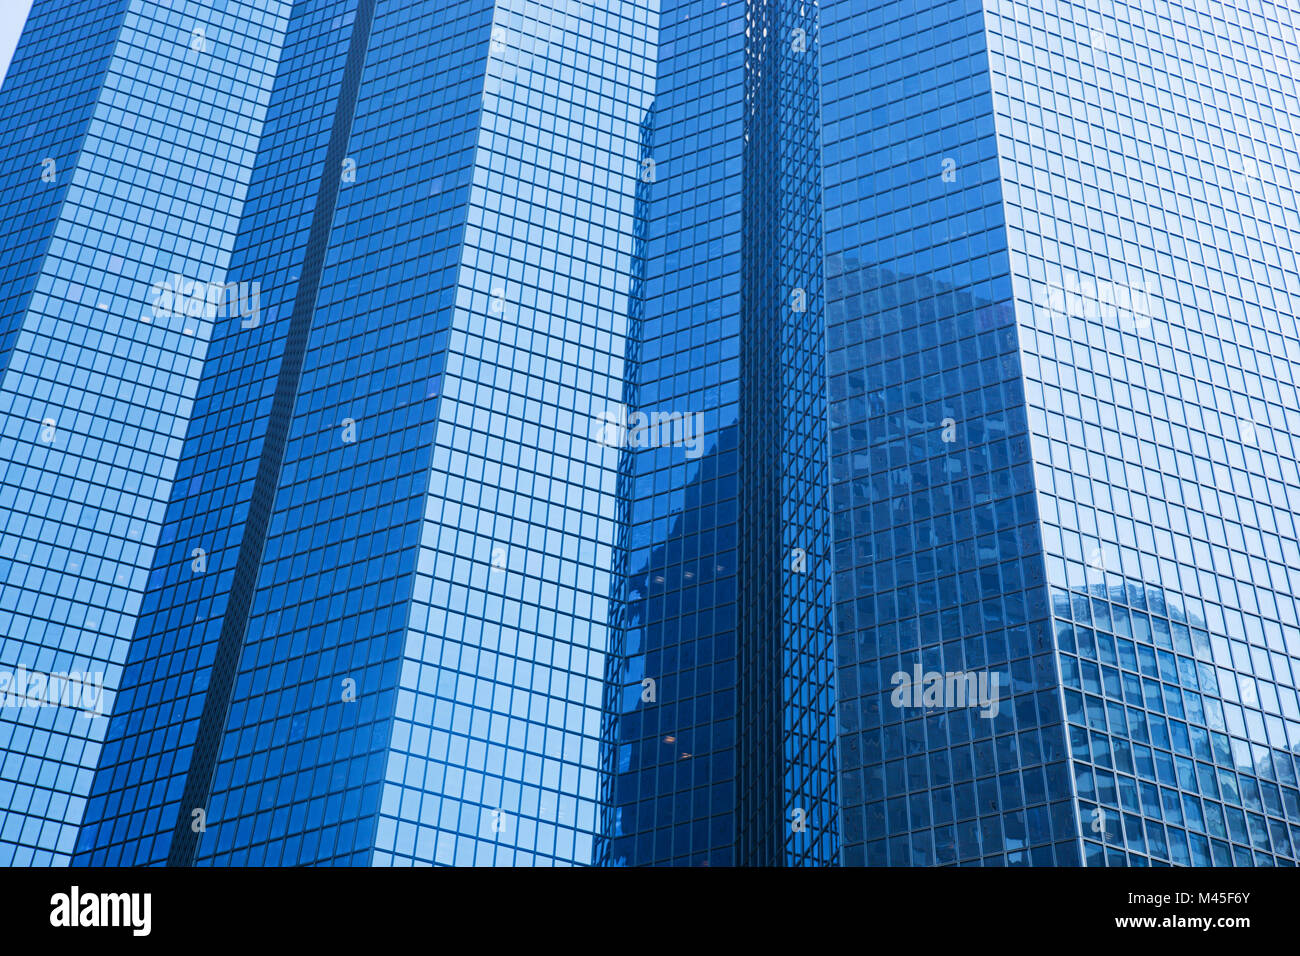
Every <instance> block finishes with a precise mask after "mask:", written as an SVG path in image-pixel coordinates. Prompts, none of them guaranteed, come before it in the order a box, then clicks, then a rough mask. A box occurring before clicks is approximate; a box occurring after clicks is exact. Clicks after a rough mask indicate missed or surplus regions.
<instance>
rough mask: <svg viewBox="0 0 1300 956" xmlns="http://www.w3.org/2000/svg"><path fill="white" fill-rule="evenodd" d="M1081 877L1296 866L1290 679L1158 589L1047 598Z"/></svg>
mask: <svg viewBox="0 0 1300 956" xmlns="http://www.w3.org/2000/svg"><path fill="white" fill-rule="evenodd" d="M1052 612H1053V618H1054V622H1053V626H1054V630H1055V635H1056V644H1057V647H1058V649H1059V657H1060V666H1061V682H1062V686H1063V691H1064V700H1065V715H1066V720H1067V722H1068V724H1067V726H1068V728H1069V740H1070V752H1071V758H1072V764H1073V771H1074V772H1073V776H1074V785H1075V791H1076V793H1077V794H1078V806H1079V815H1080V820H1081V825H1082V837H1083V847H1084V855H1085V858H1086V861H1087V863H1088V865H1090V866H1097V865H1110V866H1124V865H1135V864H1137V865H1141V864H1144V863H1146V862H1147V861H1151V862H1154V863H1172V864H1175V865H1194V866H1209V865H1214V866H1259V865H1274V864H1288V863H1291V864H1294V862H1296V861H1297V860H1300V787H1298V785H1297V765H1298V761H1297V754H1298V753H1300V748H1297V743H1298V742H1300V712H1297V703H1296V695H1295V691H1294V689H1293V688H1294V686H1295V684H1294V678H1293V677H1292V676H1291V674H1292V673H1293V672H1292V671H1291V670H1290V667H1292V666H1294V664H1293V663H1292V660H1293V659H1291V658H1290V657H1289V655H1288V654H1286V653H1285V651H1284V650H1283V649H1281V648H1278V649H1269V648H1265V647H1263V646H1260V645H1256V644H1247V643H1245V642H1240V641H1234V640H1231V639H1230V638H1228V637H1226V636H1224V635H1221V634H1215V633H1212V632H1211V631H1209V630H1207V629H1206V626H1205V622H1204V621H1202V620H1200V619H1198V618H1196V617H1194V616H1189V615H1187V614H1185V613H1184V612H1183V610H1182V608H1181V607H1180V606H1179V604H1178V602H1177V601H1176V600H1175V599H1173V598H1171V597H1167V596H1166V594H1165V592H1164V591H1163V590H1162V589H1160V588H1156V587H1149V586H1142V585H1138V584H1131V583H1130V584H1127V585H1125V584H1110V585H1103V584H1093V585H1079V586H1076V587H1073V588H1071V589H1070V590H1069V591H1068V592H1067V591H1063V590H1060V589H1054V593H1053V598H1052Z"/></svg>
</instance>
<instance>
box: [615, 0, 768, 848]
mask: <svg viewBox="0 0 1300 956" xmlns="http://www.w3.org/2000/svg"><path fill="white" fill-rule="evenodd" d="M745 14H746V11H745V5H744V4H739V3H733V4H718V3H707V2H703V0H696V2H681V3H675V2H668V3H664V4H663V5H662V6H661V10H660V21H659V49H658V54H659V57H658V76H657V80H656V84H655V104H654V113H653V118H652V121H651V123H650V124H647V130H646V136H645V145H646V146H647V147H648V149H646V150H645V153H646V155H645V157H644V159H643V162H642V177H643V180H648V181H646V182H643V197H644V204H643V215H644V217H645V218H644V223H643V224H641V223H638V227H639V228H643V229H644V236H645V245H644V259H643V262H642V266H641V267H642V268H643V270H644V273H643V275H644V283H643V285H642V287H641V299H640V301H638V302H637V304H636V308H637V310H638V313H639V315H638V317H639V321H638V322H637V323H636V327H635V329H634V330H633V341H632V342H631V343H630V344H629V349H630V351H629V356H634V361H633V363H632V364H631V365H630V366H629V369H628V373H629V389H628V401H629V406H628V408H629V412H642V413H652V412H680V413H684V414H691V415H697V414H698V415H700V416H702V417H701V418H700V419H699V420H700V421H701V422H702V425H703V429H704V432H703V435H702V436H700V437H701V443H700V445H699V449H698V450H699V454H698V456H697V457H695V458H694V459H692V458H691V457H688V455H687V454H686V449H685V448H683V447H671V446H669V447H643V448H635V449H628V451H627V454H626V456H625V460H624V462H623V471H624V474H625V479H626V481H625V485H624V488H625V489H626V500H625V501H624V502H623V506H624V508H625V513H624V515H623V517H624V520H625V521H626V525H625V527H624V529H623V538H622V540H621V541H620V550H621V551H622V552H623V553H622V554H621V555H620V562H621V564H622V568H623V571H624V576H623V577H622V579H621V580H620V581H619V582H618V588H619V591H618V607H617V609H616V614H617V622H618V626H617V630H616V632H615V655H614V656H615V661H614V662H613V665H612V666H611V669H610V674H609V681H610V688H609V691H608V701H609V707H610V714H609V715H608V716H609V723H608V725H607V727H606V728H605V754H604V756H603V758H602V760H603V763H604V766H605V768H606V776H607V781H606V792H605V794H604V796H603V798H602V802H603V804H604V806H605V817H604V819H603V821H602V827H601V844H600V847H599V852H598V857H597V859H598V862H600V863H602V864H615V865H645V864H669V863H674V864H678V865H712V866H725V865H730V864H734V863H736V862H737V859H736V832H737V820H736V815H735V811H736V800H737V781H736V775H737V766H736V747H737V733H738V731H737V727H736V722H737V681H738V672H737V643H736V631H737V627H738V624H739V622H738V610H739V609H738V606H737V591H738V585H737V563H738V544H739V541H738V532H737V521H738V520H739V497H740V488H739V472H740V464H739V459H740V456H739V437H738V428H737V417H738V411H739V379H740V356H739V353H740V318H739V317H740V307H741V303H740V286H741V279H740V276H741V269H742V262H741V248H742V241H741V226H742V223H741V218H742V207H743V176H742V174H741V172H742V163H743V160H742V144H743V142H744V129H745V113H744V110H745V64H746V57H745V27H746V15H745ZM647 681H649V682H651V683H645V682H647Z"/></svg>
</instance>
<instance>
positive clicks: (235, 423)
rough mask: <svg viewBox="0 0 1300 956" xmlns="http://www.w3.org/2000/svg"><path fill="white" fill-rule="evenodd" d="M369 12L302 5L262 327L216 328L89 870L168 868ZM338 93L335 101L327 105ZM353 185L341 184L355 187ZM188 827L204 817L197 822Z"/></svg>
mask: <svg viewBox="0 0 1300 956" xmlns="http://www.w3.org/2000/svg"><path fill="white" fill-rule="evenodd" d="M355 13H356V2H355V0H310V2H298V3H295V4H294V8H293V11H292V16H291V17H290V19H289V21H288V22H287V24H286V25H285V40H284V52H283V57H282V60H281V63H280V67H279V70H278V73H277V75H276V79H275V84H274V89H273V92H272V96H271V100H270V104H269V107H268V111H267V118H266V129H265V137H264V142H265V145H264V148H263V149H262V150H261V151H260V153H259V155H258V159H257V163H256V166H255V168H254V170H253V172H252V175H251V177H250V185H249V197H248V201H247V210H246V214H245V217H244V221H243V224H242V226H241V229H240V232H239V236H238V238H237V240H236V242H235V244H234V250H233V253H232V262H231V269H230V279H231V281H242V282H260V283H261V315H260V316H259V317H258V320H257V322H256V323H255V324H251V327H250V326H249V325H246V324H245V322H246V320H244V319H242V318H240V317H238V316H231V317H226V318H225V319H223V320H222V321H219V322H217V323H216V327H215V329H214V331H213V335H212V342H211V347H210V349H209V352H208V356H207V359H206V363H205V368H204V376H203V379H202V381H201V382H200V383H199V388H198V391H197V395H196V398H195V408H194V414H193V418H192V421H191V424H190V428H189V432H188V434H187V436H186V441H185V449H184V453H183V455H182V459H181V462H180V465H179V467H178V469H177V476H176V481H175V483H174V485H173V492H172V499H171V502H170V503H169V505H168V508H167V514H166V517H165V519H164V522H163V531H162V533H161V535H160V538H159V548H158V553H157V556H156V558H155V562H154V568H153V570H152V573H151V575H150V580H149V587H148V591H147V592H146V595H145V599H144V602H143V605H142V611H141V616H140V623H139V625H138V627H137V630H136V633H135V636H134V638H133V640H132V642H131V649H130V653H129V655H128V658H127V662H126V666H125V669H124V672H123V678H122V692H121V694H120V696H119V700H118V702H117V706H116V707H115V708H114V714H113V718H112V720H111V721H110V725H109V729H108V732H107V734H106V737H105V743H104V749H103V754H102V756H101V758H100V766H99V770H98V771H97V772H96V774H95V779H94V784H93V787H92V790H91V795H90V799H89V802H88V804H87V809H86V813H85V820H84V824H83V826H82V829H81V832H80V834H79V835H78V838H77V854H76V856H75V857H74V862H77V863H89V864H93V865H143V864H157V863H161V862H165V861H166V860H167V858H168V854H169V851H170V849H171V845H172V833H173V830H174V829H175V826H176V823H177V820H178V819H179V818H180V817H181V812H180V811H181V807H180V804H181V798H182V794H183V792H184V788H185V782H186V776H187V772H188V770H189V768H190V765H191V763H192V762H193V757H194V751H195V742H196V739H197V734H198V729H199V724H200V718H201V714H202V711H203V705H204V700H205V695H206V692H207V690H208V688H209V685H210V683H211V677H212V669H213V666H214V661H215V659H216V652H217V646H218V642H219V637H220V633H221V629H222V623H223V620H224V618H225V617H226V614H227V611H228V610H229V604H230V592H231V588H232V584H233V582H234V577H235V569H236V565H237V559H238V556H239V553H240V548H241V543H242V541H243V536H244V533H245V529H246V525H247V521H248V518H249V514H250V510H251V503H252V497H253V489H254V484H255V479H256V475H257V472H258V462H259V459H260V457H261V455H262V451H263V448H264V445H265V442H266V435H267V428H268V419H269V415H270V411H271V408H272V405H273V402H274V397H275V391H276V384H277V380H278V377H279V374H280V371H281V360H282V358H283V356H284V352H285V348H286V341H287V339H288V333H289V324H290V318H291V315H292V314H293V311H294V303H295V300H296V299H297V298H298V297H299V296H300V295H304V294H305V295H306V296H307V297H308V298H309V299H310V300H311V301H312V303H314V300H315V294H314V290H303V289H301V288H300V278H301V276H302V274H303V271H304V264H305V260H306V256H307V246H308V237H309V235H310V230H311V224H312V221H313V216H314V213H315V209H316V206H317V198H318V195H319V193H320V191H321V189H322V184H323V182H325V181H329V182H330V183H331V184H334V186H335V188H337V183H338V179H337V178H336V176H325V174H324V170H323V165H324V161H325V153H326V147H327V145H328V143H329V140H330V131H331V125H332V123H333V121H334V115H335V112H336V107H337V101H338V96H339V85H340V79H341V74H342V72H343V67H344V61H345V60H346V57H347V53H348V49H349V44H350V42H351V37H352V33H353V24H354V21H355ZM322 90H324V92H322ZM339 175H341V172H340V174H339ZM185 817H186V820H187V822H188V819H189V815H188V814H186V815H185Z"/></svg>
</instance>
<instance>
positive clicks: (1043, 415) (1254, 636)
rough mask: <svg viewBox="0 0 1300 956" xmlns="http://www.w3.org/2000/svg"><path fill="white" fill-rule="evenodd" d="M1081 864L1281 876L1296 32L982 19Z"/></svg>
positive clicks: (1259, 7)
mask: <svg viewBox="0 0 1300 956" xmlns="http://www.w3.org/2000/svg"><path fill="white" fill-rule="evenodd" d="M986 22H987V27H988V35H989V42H990V68H991V77H992V82H993V90H994V109H995V115H996V124H997V134H998V144H999V154H1000V159H1001V174H1002V177H1003V179H1004V180H1005V183H1006V185H1005V199H1006V211H1007V221H1008V235H1009V242H1010V251H1011V257H1012V265H1013V271H1014V273H1015V275H1016V280H1015V298H1016V306H1017V312H1018V317H1019V321H1020V325H1021V347H1022V350H1023V354H1024V369H1025V381H1026V393H1027V404H1028V412H1029V424H1030V429H1031V432H1032V435H1033V454H1034V459H1035V463H1036V472H1037V481H1036V483H1037V487H1038V501H1039V510H1040V512H1041V514H1042V520H1043V538H1044V546H1045V550H1046V552H1047V574H1048V577H1049V580H1050V584H1051V586H1052V590H1053V608H1054V611H1055V615H1056V618H1057V623H1056V633H1057V641H1058V644H1059V646H1060V654H1061V673H1062V678H1063V682H1064V684H1065V687H1066V690H1065V703H1066V712H1067V716H1068V719H1069V721H1070V735H1069V739H1070V747H1071V755H1072V757H1073V759H1074V767H1075V773H1074V778H1075V785H1076V788H1077V791H1078V803H1079V815H1080V824H1081V831H1082V837H1083V840H1084V851H1085V855H1086V858H1087V861H1088V862H1089V863H1101V862H1103V861H1104V862H1105V863H1107V864H1111V865H1114V864H1125V863H1127V864H1143V863H1146V862H1147V861H1155V862H1174V863H1187V862H1192V863H1197V864H1206V863H1211V862H1213V863H1215V864H1218V865H1228V864H1236V865H1251V864H1252V863H1254V864H1271V863H1294V862H1296V861H1297V860H1298V859H1300V844H1297V842H1296V836H1297V830H1296V827H1297V824H1300V817H1298V816H1297V809H1300V807H1298V806H1297V792H1296V773H1297V769H1296V766H1295V763H1294V761H1295V756H1294V755H1295V752H1296V750H1297V746H1300V701H1298V700H1297V695H1296V688H1297V687H1298V686H1300V619H1298V617H1297V607H1296V600H1295V596H1294V595H1295V591H1296V585H1297V583H1300V581H1298V579H1300V570H1298V569H1300V544H1298V543H1297V529H1296V524H1295V519H1294V515H1295V513H1296V511H1297V509H1298V508H1300V471H1298V470H1297V465H1296V455H1297V450H1298V449H1297V447H1296V446H1295V443H1294V439H1293V438H1292V437H1291V436H1293V435H1295V434H1296V433H1297V429H1300V395H1298V394H1297V391H1296V388H1295V385H1294V382H1295V380H1296V373H1297V362H1300V331H1298V329H1297V324H1296V315H1297V308H1298V307H1300V269H1298V268H1297V264H1296V257H1295V249H1296V248H1297V245H1298V244H1300V219H1297V216H1296V212H1295V210H1296V201H1297V200H1296V193H1295V190H1294V185H1293V183H1294V176H1295V173H1296V171H1300V152H1297V147H1296V143H1295V138H1294V136H1295V130H1296V129H1297V128H1298V127H1300V100H1297V90H1296V80H1295V77H1296V74H1297V72H1298V70H1297V67H1298V65H1300V47H1298V46H1297V41H1296V28H1297V26H1298V25H1300V16H1298V15H1297V13H1296V11H1295V10H1294V8H1292V7H1288V6H1287V5H1285V4H1276V3H1272V2H1268V0H1261V2H1256V0H1251V2H1249V3H1247V2H1231V0H1229V2H1220V0H1215V2H1211V3H1208V4H1183V3H1178V2H1171V0H1162V2H1159V3H1155V4H1141V5H1139V4H1130V3H1122V2H1117V3H1114V4H1107V5H1106V7H1105V9H1104V11H1098V10H1096V9H1093V8H1090V7H1088V6H1085V5H1083V4H1070V3H1064V4H1060V5H1059V6H1056V7H1054V8H1053V10H1051V11H1050V12H1043V11H1040V10H1037V9H1034V8H1033V6H1032V5H1030V4H1021V3H1015V2H1003V0H997V2H990V3H989V4H988V12H987V17H986Z"/></svg>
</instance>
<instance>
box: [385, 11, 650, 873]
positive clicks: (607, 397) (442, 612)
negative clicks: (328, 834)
mask: <svg viewBox="0 0 1300 956" xmlns="http://www.w3.org/2000/svg"><path fill="white" fill-rule="evenodd" d="M652 28H653V23H652V18H651V14H650V10H649V4H647V3H646V2H644V0H613V2H606V3H603V4H600V5H593V6H587V5H577V4H571V3H567V2H531V0H529V2H525V0H509V2H507V0H502V2H498V3H497V4H496V10H495V19H494V21H493V24H492V30H491V41H490V49H489V50H488V55H487V69H486V79H485V81H484V84H485V86H484V94H483V110H482V116H481V125H480V131H479V136H478V150H477V154H476V157H475V167H474V182H473V187H472V189H471V193H470V210H469V218H468V223H467V225H466V230H465V243H464V247H463V250H462V252H461V265H460V276H459V285H458V288H457V295H456V302H455V307H454V311H453V312H452V315H451V316H450V318H451V333H450V340H449V346H448V352H447V358H446V367H445V371H444V374H443V377H442V380H441V389H442V400H441V404H440V405H439V409H438V419H437V422H436V425H435V429H436V439H435V440H436V446H435V450H434V456H433V466H432V472H431V475H430V478H429V489H428V490H429V494H428V498H427V501H426V503H425V509H424V526H423V532H422V536H421V541H420V559H419V571H418V575H417V577H416V581H415V590H414V597H413V601H412V607H411V615H410V626H409V631H408V634H407V638H406V646H405V652H404V658H403V663H402V674H401V689H400V690H399V692H398V701H397V715H396V718H395V720H394V722H393V731H392V741H391V745H390V755H389V762H388V768H387V773H386V777H385V780H386V784H385V787H384V795H383V805H382V807H381V817H380V821H379V832H378V836H377V841H376V845H377V853H376V859H377V860H379V861H387V860H389V859H391V860H392V861H393V862H421V863H430V862H433V863H439V864H479V865H482V864H497V865H501V864H514V865H538V864H547V865H554V864H560V865H565V864H574V863H577V864H587V863H590V862H591V859H592V841H593V833H594V831H595V828H596V798H597V770H598V767H597V761H598V755H599V748H598V742H599V733H600V706H601V680H602V678H603V674H604V667H605V651H606V649H607V647H608V644H609V634H608V615H609V609H608V607H609V598H610V583H609V581H610V577H609V576H610V561H611V548H612V546H613V543H614V522H613V514H614V506H613V500H614V492H615V482H616V468H617V462H618V452H617V450H615V449H614V448H611V447H608V446H606V445H603V444H601V443H600V442H599V441H598V438H599V436H600V430H599V426H600V423H601V418H600V416H601V415H602V413H604V412H606V411H607V410H610V409H613V408H614V407H615V405H616V404H617V403H619V402H620V400H621V398H622V389H621V383H622V373H623V366H622V360H623V348H624V336H625V332H626V321H627V314H628V294H629V290H630V281H631V280H630V273H631V253H632V215H633V211H634V205H635V193H636V188H635V186H636V182H637V178H636V177H637V172H638V168H637V153H638V139H639V136H640V128H641V124H642V121H643V119H644V116H645V111H646V109H647V108H648V106H649V99H650V95H649V84H650V78H649V76H648V75H647V65H648V63H649V52H650V47H649V42H648V41H649V38H650V36H651V33H652ZM390 854H391V856H390Z"/></svg>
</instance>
